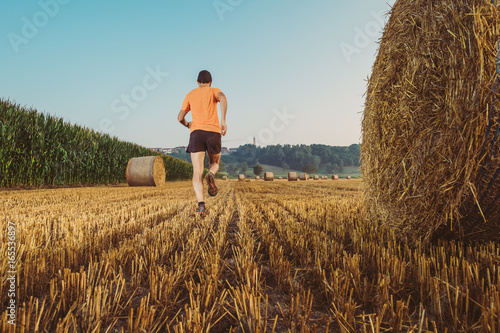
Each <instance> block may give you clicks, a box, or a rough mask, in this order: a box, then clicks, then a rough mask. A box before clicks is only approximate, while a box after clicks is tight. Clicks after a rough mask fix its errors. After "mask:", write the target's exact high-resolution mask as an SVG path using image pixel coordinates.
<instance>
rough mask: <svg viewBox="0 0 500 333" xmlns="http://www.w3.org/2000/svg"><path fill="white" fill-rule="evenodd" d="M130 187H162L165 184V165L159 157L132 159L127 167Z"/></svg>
mask: <svg viewBox="0 0 500 333" xmlns="http://www.w3.org/2000/svg"><path fill="white" fill-rule="evenodd" d="M127 183H128V185H129V186H160V185H162V184H165V165H164V164H163V160H162V159H161V157H159V156H144V157H135V158H131V159H130V160H129V161H128V165H127Z"/></svg>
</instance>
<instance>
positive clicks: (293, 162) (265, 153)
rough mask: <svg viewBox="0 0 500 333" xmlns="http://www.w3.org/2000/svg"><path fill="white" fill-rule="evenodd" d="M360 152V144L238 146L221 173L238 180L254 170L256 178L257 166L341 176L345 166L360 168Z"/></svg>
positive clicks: (225, 158) (183, 156)
mask: <svg viewBox="0 0 500 333" xmlns="http://www.w3.org/2000/svg"><path fill="white" fill-rule="evenodd" d="M360 148H361V146H360V145H359V144H352V145H350V146H347V147H341V146H328V145H322V144H313V145H272V146H266V147H259V146H254V145H252V144H246V145H242V146H239V147H238V150H237V151H236V152H234V153H232V154H230V155H223V156H222V158H221V165H220V171H223V172H224V171H227V172H228V173H229V174H230V175H231V176H235V175H237V174H238V173H242V174H245V173H246V172H247V170H249V169H253V170H252V171H254V174H255V173H256V172H257V173H258V171H259V170H260V168H259V167H258V166H260V165H261V164H267V165H272V166H275V167H279V168H282V169H283V170H284V171H286V170H301V171H304V172H307V173H314V172H318V171H320V170H322V171H323V172H326V173H336V172H339V173H342V172H343V171H344V167H346V166H356V167H358V166H359V164H360ZM174 156H175V157H178V158H181V159H185V160H187V161H190V157H189V154H187V153H177V154H174ZM254 167H257V168H256V169H255V168H254Z"/></svg>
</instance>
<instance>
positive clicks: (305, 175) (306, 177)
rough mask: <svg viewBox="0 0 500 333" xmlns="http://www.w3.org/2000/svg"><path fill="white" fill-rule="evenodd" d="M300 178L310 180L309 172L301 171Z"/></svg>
mask: <svg viewBox="0 0 500 333" xmlns="http://www.w3.org/2000/svg"><path fill="white" fill-rule="evenodd" d="M299 179H300V180H308V179H309V175H308V174H307V173H301V174H300V176H299Z"/></svg>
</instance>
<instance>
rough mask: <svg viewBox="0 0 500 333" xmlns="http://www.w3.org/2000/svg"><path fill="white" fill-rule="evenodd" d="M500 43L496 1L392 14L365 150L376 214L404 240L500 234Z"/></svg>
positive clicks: (399, 7) (422, 6)
mask: <svg viewBox="0 0 500 333" xmlns="http://www.w3.org/2000/svg"><path fill="white" fill-rule="evenodd" d="M498 41H499V16H498V10H497V8H495V6H494V4H493V1H492V0H467V1H465V0H455V1H443V0H416V1H408V0H404V1H403V0H398V1H396V3H395V4H394V7H393V8H392V10H391V12H390V19H389V22H388V23H387V25H386V27H385V31H384V35H383V37H382V39H381V41H380V48H379V53H378V56H377V59H376V61H375V64H374V67H373V73H372V75H371V78H370V79H369V84H368V91H367V97H366V106H365V111H364V116H363V122H362V127H363V144H362V147H361V155H362V161H363V165H362V172H363V178H364V179H365V181H366V184H367V186H366V191H365V202H366V205H367V207H368V211H369V212H370V213H371V215H374V216H378V218H379V219H380V220H381V221H383V223H385V224H386V225H388V226H390V227H391V228H392V229H393V230H395V231H396V233H397V235H399V237H400V238H401V239H403V240H407V241H409V242H410V243H415V242H416V240H417V239H418V238H420V237H421V238H422V239H423V240H424V241H426V240H431V239H432V236H433V235H434V236H436V237H438V236H439V237H444V236H446V235H448V236H450V237H454V238H455V237H457V236H458V237H462V238H463V239H464V240H467V239H468V240H473V239H479V240H498V239H499V236H498V235H499V232H500V200H499V199H500V181H499V177H500V176H499V174H500V154H499V153H498V150H499V148H500V136H499V135H500V133H499V130H500V124H499V116H500V112H499V109H498V106H499V105H500V95H499V91H500V87H498V88H499V89H497V79H498V74H497V57H498V53H499V52H498ZM437 231H439V232H438V233H436V232H437ZM452 232H453V234H452Z"/></svg>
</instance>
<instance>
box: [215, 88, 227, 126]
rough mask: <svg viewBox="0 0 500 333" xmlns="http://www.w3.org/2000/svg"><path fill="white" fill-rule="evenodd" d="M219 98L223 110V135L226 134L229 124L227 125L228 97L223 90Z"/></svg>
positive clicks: (218, 95)
mask: <svg viewBox="0 0 500 333" xmlns="http://www.w3.org/2000/svg"><path fill="white" fill-rule="evenodd" d="M217 99H218V100H219V102H220V111H221V116H222V119H221V123H220V130H221V134H222V136H224V135H226V133H227V125H226V114H227V98H226V95H224V93H223V92H222V91H221V92H219V93H218V94H217Z"/></svg>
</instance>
